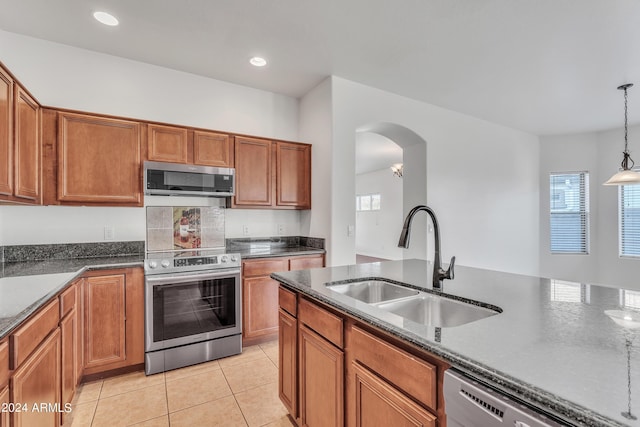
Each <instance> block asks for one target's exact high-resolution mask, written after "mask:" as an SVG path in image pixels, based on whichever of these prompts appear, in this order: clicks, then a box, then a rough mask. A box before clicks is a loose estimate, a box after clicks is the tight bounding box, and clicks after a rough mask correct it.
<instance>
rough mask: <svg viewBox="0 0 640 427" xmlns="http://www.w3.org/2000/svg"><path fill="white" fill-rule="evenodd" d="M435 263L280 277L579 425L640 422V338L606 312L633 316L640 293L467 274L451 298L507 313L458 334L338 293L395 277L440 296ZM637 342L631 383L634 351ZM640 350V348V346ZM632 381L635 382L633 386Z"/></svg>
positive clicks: (461, 274) (447, 285)
mask: <svg viewBox="0 0 640 427" xmlns="http://www.w3.org/2000/svg"><path fill="white" fill-rule="evenodd" d="M431 268H432V266H431V264H429V263H428V262H426V261H422V260H404V261H388V262H378V263H370V264H360V265H350V266H341V267H333V268H322V269H311V270H303V271H291V272H285V273H274V274H272V275H271V277H272V278H274V279H275V280H277V281H279V282H280V283H281V284H282V285H283V286H284V288H285V289H288V290H291V291H293V292H295V293H297V294H299V295H302V296H305V297H306V298H311V299H312V300H313V301H317V302H319V303H321V304H322V305H325V306H327V307H329V308H330V309H335V310H337V312H339V313H345V314H346V315H348V316H350V317H352V318H355V319H356V320H357V321H358V322H361V323H362V324H364V325H367V326H371V327H374V328H376V329H377V330H380V331H382V332H384V333H387V334H389V335H391V336H393V337H396V338H398V339H400V340H402V341H403V342H405V343H408V344H409V345H411V346H413V347H415V348H418V349H420V350H424V351H426V352H428V353H429V354H431V355H434V356H435V357H437V358H439V359H441V360H444V361H445V362H446V363H448V364H449V365H450V366H452V367H455V368H457V369H458V370H461V371H463V372H465V373H467V374H468V375H470V376H472V377H475V378H477V379H479V380H481V381H484V382H486V383H489V384H491V385H493V386H494V387H496V388H498V389H500V390H502V391H504V392H507V393H508V394H510V395H512V396H515V397H516V398H518V399H520V400H522V401H524V402H527V403H529V404H530V405H533V406H535V407H537V408H539V409H541V410H542V411H544V412H546V413H548V414H550V415H552V416H555V417H556V418H557V419H558V420H560V421H561V422H562V423H566V424H574V425H588V426H596V425H611V426H618V425H640V422H639V421H637V420H631V419H627V418H625V417H623V416H622V415H621V413H622V412H627V410H628V399H629V387H628V385H629V383H630V385H631V393H630V396H631V401H630V407H631V413H632V414H634V415H635V414H636V412H638V413H640V412H639V411H640V397H639V396H640V393H638V392H636V391H635V390H637V387H639V386H640V353H639V352H638V351H637V350H636V349H634V348H633V344H634V343H635V342H634V340H633V338H634V331H633V330H627V329H625V328H624V327H622V326H620V325H618V324H616V323H615V322H614V321H613V320H612V319H611V318H609V316H607V315H606V314H605V310H621V309H624V310H630V311H633V310H634V309H637V308H638V307H637V306H636V305H635V304H634V302H635V301H637V299H635V300H634V298H637V295H638V294H637V293H635V292H632V291H626V290H623V289H619V288H616V287H614V286H607V285H592V284H580V283H571V282H565V281H556V280H551V279H545V278H538V277H531V276H524V275H517V274H511V273H503V272H497V271H489V270H482V269H477V268H470V267H459V268H458V269H457V270H456V277H455V280H451V281H445V282H444V289H443V292H444V293H445V294H449V295H452V296H454V297H458V298H463V299H467V300H473V301H477V302H480V303H483V304H486V305H490V306H494V307H497V308H499V309H501V310H502V312H501V313H499V314H496V315H493V316H490V317H487V318H484V319H481V320H476V321H473V322H470V323H467V324H463V325H460V326H455V327H434V326H429V325H425V324H421V323H417V322H414V321H411V320H408V319H406V318H404V317H401V316H399V315H396V314H393V313H391V312H389V311H386V310H383V309H381V308H378V307H376V306H374V305H371V304H367V303H365V302H362V301H358V300H356V299H354V298H351V297H349V296H347V295H343V294H341V293H339V292H335V291H332V290H331V289H330V288H329V287H327V286H326V284H328V283H334V282H350V281H356V280H362V279H387V280H390V281H392V282H399V283H404V284H407V285H408V286H410V287H413V288H416V289H419V290H422V291H425V292H435V293H438V292H437V291H433V290H432V289H431ZM627 342H630V343H631V344H632V346H631V353H630V366H631V371H630V372H631V375H630V378H629V377H628V375H627V347H626V343H627ZM638 343H639V344H638V345H640V341H638ZM629 380H630V381H629Z"/></svg>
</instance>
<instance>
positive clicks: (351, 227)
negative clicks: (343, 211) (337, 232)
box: [347, 225, 356, 237]
mask: <svg viewBox="0 0 640 427" xmlns="http://www.w3.org/2000/svg"><path fill="white" fill-rule="evenodd" d="M355 233H356V227H355V225H349V226H347V237H353V235H354V234H355Z"/></svg>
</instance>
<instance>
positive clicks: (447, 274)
mask: <svg viewBox="0 0 640 427" xmlns="http://www.w3.org/2000/svg"><path fill="white" fill-rule="evenodd" d="M455 265H456V257H455V256H452V257H451V261H450V262H449V268H448V269H447V271H445V272H444V278H445V279H449V280H453V276H454V274H453V267H454V266H455Z"/></svg>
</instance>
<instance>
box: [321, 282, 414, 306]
mask: <svg viewBox="0 0 640 427" xmlns="http://www.w3.org/2000/svg"><path fill="white" fill-rule="evenodd" d="M327 287H328V288H329V289H331V290H332V291H334V292H338V293H340V294H343V295H347V296H350V297H351V298H355V299H357V300H358V301H362V302H366V303H367V304H375V303H379V302H384V301H391V300H395V299H399V298H405V297H410V296H415V295H418V294H419V293H420V292H418V291H416V290H415V289H410V288H405V287H404V286H400V285H395V284H393V283H390V282H385V281H383V280H366V281H361V282H350V283H341V284H329V285H327Z"/></svg>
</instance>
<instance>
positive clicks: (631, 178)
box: [604, 83, 640, 185]
mask: <svg viewBox="0 0 640 427" xmlns="http://www.w3.org/2000/svg"><path fill="white" fill-rule="evenodd" d="M632 86H633V83H627V84H624V85H622V86H618V90H624V151H623V152H622V156H623V157H622V163H621V164H620V165H621V166H622V170H621V171H620V172H618V173H616V174H615V175H613V176H612V177H611V178H609V180H608V181H607V182H605V183H604V185H630V184H640V173H639V172H636V171H633V170H631V169H632V168H633V165H634V162H633V159H632V158H631V156H630V155H629V148H628V144H629V143H628V140H627V134H628V131H627V89H629V88H630V87H632Z"/></svg>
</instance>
